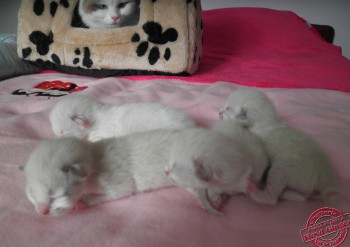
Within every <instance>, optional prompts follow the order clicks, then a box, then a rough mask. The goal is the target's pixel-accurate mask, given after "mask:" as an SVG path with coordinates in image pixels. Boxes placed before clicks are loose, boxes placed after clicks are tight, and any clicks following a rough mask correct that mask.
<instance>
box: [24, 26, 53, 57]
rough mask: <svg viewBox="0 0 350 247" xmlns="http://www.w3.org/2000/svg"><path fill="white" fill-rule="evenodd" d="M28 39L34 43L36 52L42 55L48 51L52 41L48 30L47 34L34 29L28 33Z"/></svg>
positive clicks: (51, 34)
mask: <svg viewBox="0 0 350 247" xmlns="http://www.w3.org/2000/svg"><path fill="white" fill-rule="evenodd" d="M29 40H30V42H32V43H33V44H34V45H36V50H37V52H38V53H39V54H40V55H42V56H44V55H46V54H47V53H49V49H50V45H51V44H52V43H53V33H52V31H50V32H49V35H46V34H44V33H43V32H41V31H34V32H32V33H31V34H30V35H29Z"/></svg>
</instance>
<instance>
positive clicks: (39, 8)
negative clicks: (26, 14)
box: [33, 0, 45, 16]
mask: <svg viewBox="0 0 350 247" xmlns="http://www.w3.org/2000/svg"><path fill="white" fill-rule="evenodd" d="M44 9H45V4H44V0H35V1H34V5H33V11H34V13H35V14H36V15H37V16H40V15H42V13H43V12H44Z"/></svg>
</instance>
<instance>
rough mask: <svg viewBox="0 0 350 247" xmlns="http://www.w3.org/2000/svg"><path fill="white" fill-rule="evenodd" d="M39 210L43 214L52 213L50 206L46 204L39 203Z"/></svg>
mask: <svg viewBox="0 0 350 247" xmlns="http://www.w3.org/2000/svg"><path fill="white" fill-rule="evenodd" d="M37 210H38V213H39V214H41V215H48V214H49V213H50V208H49V206H48V205H46V204H39V205H38V207H37Z"/></svg>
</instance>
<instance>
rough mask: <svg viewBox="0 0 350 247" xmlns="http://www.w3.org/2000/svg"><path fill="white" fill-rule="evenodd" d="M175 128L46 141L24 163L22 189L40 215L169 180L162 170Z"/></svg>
mask: <svg viewBox="0 0 350 247" xmlns="http://www.w3.org/2000/svg"><path fill="white" fill-rule="evenodd" d="M178 131H179V130H154V131H149V132H141V133H136V134H133V135H128V136H124V137H118V138H110V139H104V140H101V141H98V142H94V143H90V142H87V141H85V140H82V139H77V138H75V137H64V138H59V139H55V140H46V141H43V142H42V143H40V144H39V145H38V147H37V148H36V149H35V150H34V151H33V152H32V154H31V155H30V157H29V159H28V161H27V163H26V164H25V166H24V171H25V177H26V194H27V197H28V199H29V200H30V201H31V202H32V204H33V205H34V206H35V209H36V211H37V212H38V213H39V214H42V215H51V216H57V215H62V214H65V213H67V212H69V211H72V210H73V211H74V210H79V208H81V207H86V206H91V205H94V204H97V203H101V202H104V201H109V200H114V199H118V198H121V197H125V196H129V195H132V194H134V193H137V192H143V191H149V190H153V189H158V188H163V187H168V186H171V185H173V183H172V182H171V180H170V179H168V178H167V176H166V175H165V173H164V167H165V165H166V164H167V163H168V161H169V153H170V147H171V143H172V141H173V140H174V138H175V136H176V134H177V132H178Z"/></svg>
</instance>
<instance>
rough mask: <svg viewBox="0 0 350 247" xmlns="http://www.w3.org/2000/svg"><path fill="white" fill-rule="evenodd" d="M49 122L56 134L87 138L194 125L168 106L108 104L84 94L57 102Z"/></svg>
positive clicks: (182, 113) (93, 138) (184, 115)
mask: <svg viewBox="0 0 350 247" xmlns="http://www.w3.org/2000/svg"><path fill="white" fill-rule="evenodd" d="M50 121H51V126H52V130H53V132H54V133H55V135H56V136H76V137H81V138H87V139H88V140H90V141H98V140H100V139H103V138H108V137H118V136H122V135H127V134H131V133H135V132H140V131H147V130H152V129H161V128H163V129H180V128H185V127H194V126H195V123H194V122H193V121H192V119H190V118H189V117H188V115H187V114H186V113H185V112H183V111H181V110H179V109H176V108H174V107H171V106H168V105H164V104H158V103H132V104H124V105H109V104H103V103H101V102H98V101H96V100H94V99H92V98H90V97H88V96H84V95H74V96H73V95H71V96H67V98H64V99H62V100H61V101H59V102H58V103H57V104H56V105H55V106H54V108H53V109H52V111H51V113H50Z"/></svg>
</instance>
